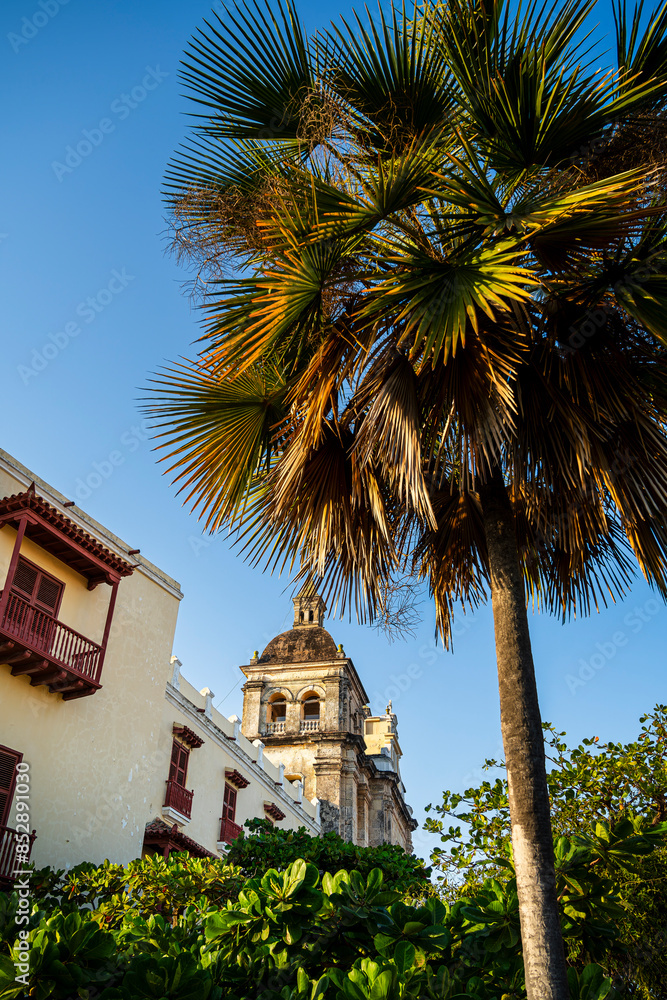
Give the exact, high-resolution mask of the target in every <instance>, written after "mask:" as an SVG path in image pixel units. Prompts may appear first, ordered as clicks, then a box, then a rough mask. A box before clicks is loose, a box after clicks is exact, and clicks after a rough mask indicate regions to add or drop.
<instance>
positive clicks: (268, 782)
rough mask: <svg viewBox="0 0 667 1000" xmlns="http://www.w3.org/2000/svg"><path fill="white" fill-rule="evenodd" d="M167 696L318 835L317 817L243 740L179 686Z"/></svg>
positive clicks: (173, 688)
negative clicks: (244, 746)
mask: <svg viewBox="0 0 667 1000" xmlns="http://www.w3.org/2000/svg"><path fill="white" fill-rule="evenodd" d="M165 698H166V699H167V701H168V702H169V703H170V704H171V705H173V706H174V707H175V708H180V710H181V711H182V712H183V713H185V714H186V715H187V716H188V717H189V718H190V719H191V720H192V722H193V723H195V724H196V725H197V726H198V728H199V729H200V730H202V731H203V732H204V733H206V734H207V735H208V737H209V739H211V740H212V741H213V742H214V743H216V744H217V745H218V746H219V747H221V749H223V750H224V751H225V752H226V753H227V754H228V755H229V757H230V758H232V760H234V761H235V762H236V763H238V764H239V765H240V766H241V767H243V768H244V769H245V770H247V771H250V773H251V774H252V775H253V779H254V780H256V781H258V782H259V783H260V785H261V786H262V788H263V789H264V790H265V791H266V797H267V798H271V799H276V798H277V799H279V800H280V801H281V802H282V803H283V804H285V806H287V807H288V809H289V811H290V812H291V813H292V814H294V813H296V815H297V816H298V817H299V819H301V818H303V821H304V825H306V826H308V827H309V828H312V831H313V832H314V834H315V835H317V834H318V833H319V828H318V826H317V824H316V823H315V820H314V819H313V818H312V817H311V816H309V815H308V813H307V812H306V811H305V809H303V807H302V806H301V805H299V803H298V802H296V801H295V800H294V799H293V798H291V797H290V796H289V795H288V794H287V793H286V792H285V791H283V789H282V788H281V786H280V785H277V784H276V782H275V781H274V780H273V779H272V778H270V777H269V775H268V774H266V772H265V771H263V770H262V768H261V767H259V766H258V765H257V761H255V760H253V759H252V757H251V756H250V755H249V754H247V753H246V752H245V750H243V749H242V748H241V747H240V746H239V744H238V743H237V742H236V741H235V740H232V739H230V738H229V737H228V736H227V734H226V733H225V732H224V731H223V730H222V729H220V727H219V726H216V724H215V722H213V720H212V719H209V718H207V716H205V715H204V714H203V713H202V712H199V711H198V710H197V706H196V705H194V704H193V703H192V702H191V701H190V699H189V698H186V697H185V695H183V694H181V692H180V691H177V690H176V688H175V687H173V686H172V685H171V684H167V687H166V690H165Z"/></svg>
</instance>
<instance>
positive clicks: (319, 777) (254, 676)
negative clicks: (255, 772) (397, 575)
mask: <svg viewBox="0 0 667 1000" xmlns="http://www.w3.org/2000/svg"><path fill="white" fill-rule="evenodd" d="M293 604H294V623H293V625H292V628H291V629H290V630H289V631H287V632H283V633H282V634H281V635H277V636H276V637H275V638H274V639H272V640H271V642H270V643H269V644H268V646H267V647H266V649H265V650H264V651H263V653H262V654H261V656H260V655H259V653H258V652H257V653H255V654H254V656H253V657H252V659H251V661H250V663H249V664H247V665H245V666H242V667H241V670H242V671H243V673H244V674H245V676H246V678H247V680H246V683H245V684H244V686H243V722H242V725H241V731H242V733H243V735H244V736H246V737H247V738H248V739H250V740H253V741H254V740H257V739H259V740H261V741H262V743H263V744H264V753H265V755H266V756H267V757H268V758H269V759H270V760H273V762H274V763H283V764H284V765H285V771H284V780H286V781H290V780H291V781H297V780H298V781H301V782H302V785H303V789H304V794H305V796H306V798H309V799H311V800H312V799H315V798H316V799H317V800H318V801H319V803H320V817H321V824H322V832H323V833H326V832H328V831H329V830H333V831H335V832H336V833H339V834H340V835H341V837H343V838H344V839H345V840H349V841H352V842H353V843H356V844H359V845H360V846H367V845H376V844H382V843H393V844H401V845H402V846H403V847H405V848H406V850H411V849H412V843H411V836H410V834H411V831H412V830H414V829H415V828H416V826H417V823H416V822H415V820H413V819H412V810H411V809H410V807H409V806H408V805H406V803H405V799H404V797H403V793H404V791H405V789H404V787H403V783H402V781H401V777H400V773H399V759H400V756H401V750H400V746H399V744H398V735H397V732H396V728H397V727H396V716H395V715H394V714H393V713H392V712H391V708H390V707H389V708H388V710H387V713H386V717H384V716H383V717H377V718H376V717H374V716H372V714H371V710H370V708H369V706H368V695H367V694H366V691H365V689H364V686H363V684H362V682H361V679H360V677H359V674H358V673H357V671H356V668H355V666H354V663H353V662H352V660H351V659H350V657H349V656H347V655H346V653H345V651H344V650H343V647H342V645H340V646H336V643H335V642H334V640H333V638H332V637H331V635H330V634H329V632H327V630H326V629H325V628H324V626H323V624H322V623H323V621H324V613H325V611H326V605H325V603H324V601H323V600H322V598H321V597H320V595H319V594H318V593H317V591H316V589H315V587H314V586H313V584H312V583H306V585H305V586H304V587H302V589H301V590H300V591H299V593H298V594H297V595H296V597H294V598H293Z"/></svg>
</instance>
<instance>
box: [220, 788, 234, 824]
mask: <svg viewBox="0 0 667 1000" xmlns="http://www.w3.org/2000/svg"><path fill="white" fill-rule="evenodd" d="M222 818H223V819H229V820H231V821H232V823H233V822H234V820H235V819H236V789H235V788H232V786H231V785H227V784H226V785H225V797H224V799H223V800H222Z"/></svg>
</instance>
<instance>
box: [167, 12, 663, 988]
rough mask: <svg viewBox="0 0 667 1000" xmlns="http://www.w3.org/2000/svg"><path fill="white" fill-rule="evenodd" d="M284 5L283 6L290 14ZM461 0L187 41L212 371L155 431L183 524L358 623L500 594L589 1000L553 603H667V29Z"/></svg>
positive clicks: (201, 362)
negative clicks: (389, 609) (395, 589)
mask: <svg viewBox="0 0 667 1000" xmlns="http://www.w3.org/2000/svg"><path fill="white" fill-rule="evenodd" d="M269 2H270V0H267V3H269ZM594 7H595V0H567V2H565V3H556V4H554V5H553V6H551V7H549V6H544V7H540V6H538V5H537V4H536V3H530V4H529V5H528V7H527V8H526V9H525V10H523V9H521V8H519V10H518V11H515V12H514V13H512V11H511V10H510V7H509V4H508V3H506V2H504V0H446V2H442V3H437V4H433V5H431V4H430V3H426V4H424V5H421V6H419V7H418V8H416V9H415V10H414V11H413V12H412V14H411V16H407V15H406V14H405V12H404V11H403V12H398V11H393V12H392V14H391V15H390V16H389V17H388V18H385V17H383V15H382V14H381V13H380V14H379V15H378V16H377V17H376V18H375V20H371V19H368V20H362V19H361V18H359V17H356V16H355V19H354V21H353V22H352V23H351V24H347V23H346V22H343V23H342V25H341V26H340V27H332V28H331V29H330V30H329V31H325V32H321V33H319V34H317V35H315V36H313V37H311V38H306V36H305V34H304V32H303V30H302V28H301V26H300V24H299V20H298V17H297V14H296V11H295V9H294V7H293V6H292V5H291V0H284V3H283V5H282V6H273V7H272V6H269V5H265V4H264V0H253V3H249V2H248V3H247V4H246V3H244V2H243V0H236V3H235V5H234V6H232V7H231V8H230V9H229V10H228V11H227V15H226V18H225V20H224V21H223V20H221V19H212V20H211V21H208V22H206V23H205V27H204V28H203V29H202V30H201V31H199V33H198V34H197V35H196V36H195V37H194V39H193V40H192V43H191V46H190V49H189V53H188V58H187V61H186V62H185V70H184V74H183V75H184V79H185V81H186V82H187V84H188V85H189V86H190V88H191V90H192V95H193V97H194V100H195V101H196V102H198V107H199V123H198V124H197V125H196V126H195V132H194V135H193V138H192V140H191V142H190V144H189V145H188V146H187V147H185V148H184V149H183V150H182V151H181V152H180V153H179V154H178V156H177V157H176V158H175V160H174V161H173V163H172V165H171V168H170V171H169V174H168V185H169V187H168V198H169V201H170V204H171V206H172V209H173V213H174V227H175V238H176V246H177V248H178V250H179V252H182V253H184V254H185V255H186V256H189V257H190V259H191V260H193V261H194V262H195V263H196V264H197V265H198V266H199V278H200V279H201V281H202V286H201V287H202V289H203V292H204V308H205V314H206V320H205V323H206V326H205V332H204V335H203V338H202V340H203V343H202V350H201V353H200V354H199V356H198V358H197V359H196V360H195V361H193V362H183V363H179V364H175V365H173V366H171V367H170V368H169V369H167V370H166V371H165V372H163V373H162V374H161V375H160V376H158V377H157V378H156V379H155V386H154V394H153V395H152V397H151V399H150V401H149V403H148V410H149V412H150V413H151V414H152V416H153V417H154V418H155V421H156V428H157V431H156V433H157V435H158V438H159V441H160V446H161V447H163V448H165V449H166V452H165V456H164V457H165V458H167V459H168V460H170V466H169V468H170V471H171V472H172V473H175V475H176V481H177V482H178V483H179V484H180V487H181V489H183V490H185V491H186V500H187V501H190V502H192V504H193V506H194V507H195V509H197V510H198V511H199V512H200V514H201V515H202V516H203V517H204V518H205V523H206V527H207V528H208V529H209V530H211V531H217V530H219V529H221V528H222V527H227V528H233V529H235V530H236V532H237V537H238V539H239V541H240V544H241V545H242V547H243V550H244V551H245V553H246V555H247V556H248V557H249V558H251V559H252V560H254V561H255V562H257V563H260V564H262V565H264V566H269V567H271V568H272V569H273V568H281V569H282V568H284V567H286V566H287V567H289V569H290V571H294V570H296V573H297V575H298V576H299V575H300V576H306V577H309V578H311V579H313V580H314V581H316V582H317V584H318V586H322V587H323V588H325V596H328V597H329V599H334V600H337V601H338V602H339V607H340V608H341V609H342V608H344V607H345V606H346V605H347V604H352V605H353V606H354V607H355V608H356V611H357V613H358V614H359V616H360V617H361V618H362V619H364V618H368V617H371V618H372V617H373V616H374V615H376V614H377V613H378V610H379V608H380V606H381V603H382V592H383V591H382V588H383V582H385V581H387V580H388V579H392V578H396V577H400V576H401V575H402V574H404V573H406V572H410V573H412V574H414V576H415V578H417V579H419V580H424V581H426V582H427V583H428V586H429V588H430V592H431V594H432V595H433V598H434V602H435V609H436V621H437V628H438V631H439V633H440V635H441V637H442V639H443V641H444V642H445V643H448V642H449V640H450V620H451V615H452V612H453V609H454V607H455V606H458V605H460V606H461V607H462V608H463V609H464V610H465V609H466V608H469V607H471V606H472V607H474V606H476V605H477V604H479V603H480V602H482V601H484V600H486V599H487V598H488V596H489V595H490V597H491V602H492V606H493V615H494V625H495V635H496V651H497V661H498V677H499V688H500V714H501V724H502V734H503V741H504V749H505V756H506V763H507V772H508V779H509V795H510V811H511V820H512V843H513V850H514V861H515V868H516V877H517V888H518V895H519V902H520V914H521V930H522V944H523V952H524V961H525V972H526V988H527V995H528V997H529V1000H556V998H557V1000H565V998H567V997H568V989H567V982H566V967H565V959H564V954H563V945H562V939H561V935H560V927H559V919H558V905H557V900H556V895H555V879H554V864H553V845H552V836H551V829H550V820H549V801H548V792H547V784H546V774H545V759H544V747H543V740H542V730H541V720H540V711H539V705H538V697H537V689H536V683H535V673H534V667H533V659H532V652H531V644H530V636H529V628H528V616H527V605H528V603H530V602H532V603H533V605H534V606H536V607H538V608H541V609H545V610H547V611H551V612H555V613H557V614H559V615H562V616H563V618H564V619H565V618H566V617H567V616H568V615H570V614H573V613H576V614H582V613H587V612H589V611H590V610H591V609H594V608H598V607H599V605H600V604H601V603H605V602H606V601H608V600H611V599H613V598H614V596H615V595H618V594H622V593H623V592H624V590H625V588H626V587H627V585H628V583H629V581H630V579H631V577H632V574H633V572H634V569H635V565H636V564H638V566H639V567H640V569H641V571H642V573H643V574H644V576H645V577H646V579H647V580H649V581H650V583H651V584H653V585H654V586H655V587H656V588H657V589H658V590H659V592H660V593H661V594H663V596H664V595H666V594H667V561H666V554H667V531H666V529H665V520H664V515H665V510H666V507H667V501H666V497H667V437H666V435H665V414H666V413H667V392H666V391H665V381H664V378H665V373H666V371H667V365H666V356H665V347H664V345H665V342H666V341H667V311H666V307H667V278H666V277H665V273H664V271H665V267H666V266H667V209H666V204H665V163H666V154H667V124H666V123H667V119H666V117H665V92H666V86H667V4H665V5H663V6H662V7H661V9H660V10H659V11H657V12H656V13H654V14H653V16H652V17H651V18H650V19H649V23H648V25H647V26H646V27H645V28H644V27H643V21H642V11H641V7H640V8H639V9H635V10H634V12H633V13H632V14H631V15H630V16H628V15H627V13H626V10H625V7H624V5H623V3H622V2H621V0H618V2H617V4H616V5H615V7H614V14H615V20H616V35H617V49H618V67H617V68H616V69H614V70H612V71H609V72H601V71H597V70H594V69H593V68H591V65H589V58H592V56H591V57H589V56H588V55H587V52H589V51H590V46H591V45H592V42H591V41H590V38H589V36H588V34H587V33H586V25H587V20H588V18H589V17H590V15H591V13H592V11H593V9H594Z"/></svg>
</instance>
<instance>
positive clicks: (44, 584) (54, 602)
mask: <svg viewBox="0 0 667 1000" xmlns="http://www.w3.org/2000/svg"><path fill="white" fill-rule="evenodd" d="M62 589H63V588H62V584H61V583H58V581H57V580H54V579H52V577H50V576H44V575H43V574H41V576H40V580H39V582H38V584H37V594H36V595H35V604H36V605H37V606H38V607H39V608H42V610H43V611H48V613H49V614H50V615H54V616H55V613H56V610H57V608H58V605H59V604H60V595H61V594H62Z"/></svg>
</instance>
